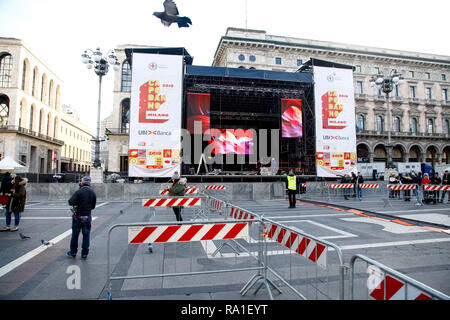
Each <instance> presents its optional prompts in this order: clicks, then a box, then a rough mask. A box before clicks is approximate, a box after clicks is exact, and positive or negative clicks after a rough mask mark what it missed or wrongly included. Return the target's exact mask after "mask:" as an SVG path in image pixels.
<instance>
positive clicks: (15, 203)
mask: <svg viewBox="0 0 450 320" xmlns="http://www.w3.org/2000/svg"><path fill="white" fill-rule="evenodd" d="M27 182H28V179H27V178H22V177H21V176H16V177H15V178H14V182H13V185H12V186H13V188H14V191H12V193H11V200H10V201H9V204H8V205H9V210H8V214H7V215H6V228H5V231H7V230H9V226H10V224H11V212H12V213H14V228H12V229H10V230H11V231H17V230H19V223H20V215H21V213H22V212H23V211H24V210H25V203H26V202H27V190H26V189H25V186H26V184H27Z"/></svg>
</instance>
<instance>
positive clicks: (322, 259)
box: [266, 224, 327, 269]
mask: <svg viewBox="0 0 450 320" xmlns="http://www.w3.org/2000/svg"><path fill="white" fill-rule="evenodd" d="M266 235H267V237H269V238H271V239H273V240H275V241H276V242H278V243H281V244H282V245H284V246H285V247H287V248H289V249H291V250H293V251H295V252H297V253H298V254H300V255H301V256H303V257H305V258H307V259H308V260H310V261H312V262H314V263H317V265H318V266H319V267H321V268H323V269H326V268H327V247H326V246H325V245H323V244H321V243H318V242H316V241H314V240H312V239H309V238H307V237H304V236H301V235H299V234H297V233H294V232H292V231H290V230H287V229H285V228H283V227H280V226H277V225H275V224H272V225H269V226H268V227H267V229H266Z"/></svg>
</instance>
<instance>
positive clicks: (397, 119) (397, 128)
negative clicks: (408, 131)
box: [394, 117, 401, 132]
mask: <svg viewBox="0 0 450 320" xmlns="http://www.w3.org/2000/svg"><path fill="white" fill-rule="evenodd" d="M400 129H401V128H400V117H394V132H400Z"/></svg>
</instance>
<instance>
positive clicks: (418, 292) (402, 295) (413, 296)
mask: <svg viewBox="0 0 450 320" xmlns="http://www.w3.org/2000/svg"><path fill="white" fill-rule="evenodd" d="M358 260H360V261H363V262H366V264H365V268H363V271H362V272H361V273H362V274H364V273H365V274H366V276H364V275H361V276H360V277H359V279H358V280H357V279H355V264H356V261H358ZM349 266H350V284H349V290H350V300H355V299H358V300H363V299H366V300H435V299H437V300H450V297H449V296H447V295H445V294H443V293H441V292H439V291H437V290H435V289H433V288H430V287H428V286H426V285H425V284H423V283H421V282H419V281H416V280H414V279H412V278H410V277H408V276H406V275H404V274H402V273H400V272H398V271H396V270H394V269H391V268H389V267H387V266H385V265H383V264H381V263H379V262H377V261H375V260H372V259H370V258H368V257H366V256H364V255H360V254H357V255H354V256H353V257H352V258H351V259H350V263H349ZM357 281H358V283H356V282H357ZM357 284H358V286H357ZM356 289H359V290H358V291H357V290H356ZM356 291H357V292H356Z"/></svg>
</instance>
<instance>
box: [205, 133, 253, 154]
mask: <svg viewBox="0 0 450 320" xmlns="http://www.w3.org/2000/svg"><path fill="white" fill-rule="evenodd" d="M210 143H211V144H212V145H213V146H214V149H213V151H212V154H230V153H232V154H253V130H244V129H211V141H210Z"/></svg>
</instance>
